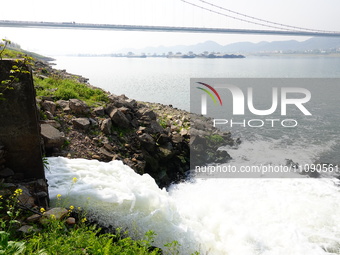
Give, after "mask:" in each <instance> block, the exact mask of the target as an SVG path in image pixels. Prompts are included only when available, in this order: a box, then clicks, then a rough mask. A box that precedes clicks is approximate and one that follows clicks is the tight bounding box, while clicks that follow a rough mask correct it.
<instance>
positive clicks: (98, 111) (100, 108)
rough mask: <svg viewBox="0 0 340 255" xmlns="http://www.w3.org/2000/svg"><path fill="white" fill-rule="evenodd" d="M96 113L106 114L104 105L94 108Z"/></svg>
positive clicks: (98, 114)
mask: <svg viewBox="0 0 340 255" xmlns="http://www.w3.org/2000/svg"><path fill="white" fill-rule="evenodd" d="M93 112H94V114H96V115H97V116H104V115H105V110H104V107H102V106H99V107H96V108H94V109H93Z"/></svg>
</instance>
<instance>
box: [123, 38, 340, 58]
mask: <svg viewBox="0 0 340 255" xmlns="http://www.w3.org/2000/svg"><path fill="white" fill-rule="evenodd" d="M330 49H340V38H325V37H314V38H311V39H308V40H306V41H303V42H299V41H296V40H287V41H274V42H266V41H263V42H259V43H252V42H239V43H232V44H228V45H224V46H223V45H220V44H218V43H216V42H214V41H206V42H203V43H198V44H195V45H189V46H188V45H176V46H159V47H146V48H143V49H131V48H130V49H122V50H121V51H120V52H122V53H127V52H129V51H131V52H134V53H151V54H153V53H157V54H162V53H168V52H169V51H172V52H173V53H176V52H182V53H187V52H189V51H192V52H194V53H196V54H199V53H202V52H204V51H209V52H221V53H239V54H244V53H259V52H273V51H310V50H330Z"/></svg>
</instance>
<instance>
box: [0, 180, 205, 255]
mask: <svg viewBox="0 0 340 255" xmlns="http://www.w3.org/2000/svg"><path fill="white" fill-rule="evenodd" d="M76 182H77V178H73V180H72V186H71V188H72V187H73V185H74V184H75V183H76ZM22 192H23V191H22V190H21V189H16V190H15V191H14V192H13V194H11V195H7V196H5V195H4V196H2V195H1V196H0V254H6V255H19V254H20V255H21V254H25V255H37V254H41V255H52V254H53V255H54V254H58V255H69V254H70V255H78V254H79V255H83V254H91V255H97V254H98V255H106V254H107V255H115V254H120V255H122V254H123V255H124V254H126V255H134V254H140V255H144V254H151V255H157V254H179V251H178V248H179V246H180V244H179V243H178V242H177V241H173V242H171V243H168V244H165V245H164V246H165V250H163V251H162V250H161V249H160V248H157V247H154V246H153V242H154V238H155V236H156V233H155V232H153V231H148V232H146V233H145V235H144V238H143V239H140V240H133V239H131V238H130V237H128V236H127V235H128V233H127V232H124V233H122V232H121V230H120V229H117V230H116V233H102V232H101V229H100V228H98V227H97V226H96V225H93V224H89V223H87V219H86V217H85V216H84V215H86V212H82V209H81V208H79V207H78V209H77V210H78V211H77V214H76V215H77V216H75V217H77V218H78V223H77V225H75V226H73V227H72V226H68V225H67V224H66V223H65V221H64V220H59V219H56V218H55V217H50V218H48V219H47V221H44V222H43V223H36V224H35V225H33V226H32V228H31V229H32V231H29V232H28V233H25V234H18V232H17V231H16V229H17V228H18V226H19V225H20V221H22V220H23V219H24V218H25V217H26V216H27V215H25V211H24V210H22V209H20V208H22V207H21V206H20V200H19V199H20V195H21V194H22ZM57 198H58V201H59V202H60V201H61V195H58V196H57ZM74 210H75V207H74V206H72V205H71V206H69V215H70V214H71V213H74V212H75V211H74ZM37 213H39V214H41V215H44V214H45V209H44V208H40V210H39V212H37ZM51 216H53V215H51ZM72 216H73V215H72ZM38 229H39V230H38ZM163 252H164V253H163ZM194 254H195V255H198V254H199V253H197V252H196V253H194Z"/></svg>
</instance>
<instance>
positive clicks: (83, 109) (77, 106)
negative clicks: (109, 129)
mask: <svg viewBox="0 0 340 255" xmlns="http://www.w3.org/2000/svg"><path fill="white" fill-rule="evenodd" d="M69 107H70V109H71V111H72V112H73V113H75V114H87V113H89V111H90V109H89V107H88V106H87V105H86V104H85V103H84V102H83V101H81V100H79V99H70V100H69Z"/></svg>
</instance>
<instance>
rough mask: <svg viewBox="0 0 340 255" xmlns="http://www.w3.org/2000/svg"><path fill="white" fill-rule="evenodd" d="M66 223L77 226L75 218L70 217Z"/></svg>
mask: <svg viewBox="0 0 340 255" xmlns="http://www.w3.org/2000/svg"><path fill="white" fill-rule="evenodd" d="M66 223H67V224H68V225H74V224H76V219H75V218H73V217H68V218H67V219H66Z"/></svg>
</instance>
